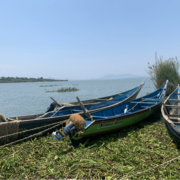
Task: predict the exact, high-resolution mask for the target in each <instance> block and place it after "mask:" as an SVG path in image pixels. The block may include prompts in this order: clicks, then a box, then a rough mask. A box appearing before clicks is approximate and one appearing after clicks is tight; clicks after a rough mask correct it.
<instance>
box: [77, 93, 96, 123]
mask: <svg viewBox="0 0 180 180" xmlns="http://www.w3.org/2000/svg"><path fill="white" fill-rule="evenodd" d="M76 99H77V100H78V102H79V104H80V106H81V108H82V110H83V111H84V115H85V116H86V117H87V118H90V119H91V121H92V120H93V116H91V115H90V114H89V111H88V110H87V109H86V108H85V107H84V105H83V103H82V102H81V101H80V99H79V97H78V96H76Z"/></svg>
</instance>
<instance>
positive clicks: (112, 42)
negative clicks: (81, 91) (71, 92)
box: [0, 0, 180, 79]
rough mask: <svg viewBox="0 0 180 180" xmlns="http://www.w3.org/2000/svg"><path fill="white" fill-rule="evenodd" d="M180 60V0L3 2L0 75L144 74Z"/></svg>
mask: <svg viewBox="0 0 180 180" xmlns="http://www.w3.org/2000/svg"><path fill="white" fill-rule="evenodd" d="M155 52H157V54H158V56H160V55H161V56H164V58H165V59H167V58H170V57H175V56H177V57H178V58H179V60H180V0H1V1H0V76H5V77H7V76H11V77H12V76H13V77H15V76H18V77H54V78H60V79H65V78H70V79H91V78H100V77H102V76H104V75H108V74H125V73H131V74H134V75H146V74H147V73H146V70H147V62H150V63H151V64H153V63H154V61H155Z"/></svg>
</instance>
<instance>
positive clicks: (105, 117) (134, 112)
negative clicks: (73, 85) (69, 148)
mask: <svg viewBox="0 0 180 180" xmlns="http://www.w3.org/2000/svg"><path fill="white" fill-rule="evenodd" d="M167 83H168V81H166V83H165V84H164V85H163V86H162V87H161V88H160V89H158V90H156V91H155V92H153V93H151V94H149V95H146V96H144V97H141V98H138V99H136V100H133V101H131V102H128V103H123V104H120V105H116V106H114V107H109V108H107V109H105V110H102V111H99V112H96V113H91V115H92V116H93V121H89V120H87V119H86V118H85V117H84V119H85V121H86V127H85V130H84V131H83V132H78V133H77V131H76V130H73V131H71V132H70V137H71V141H72V144H73V145H74V146H77V145H78V144H79V143H80V142H82V141H83V139H84V138H90V137H92V136H98V135H101V134H108V133H110V132H115V131H120V130H122V129H124V128H127V127H129V126H132V125H135V124H137V123H139V122H141V121H142V120H145V119H146V118H148V117H149V116H151V115H153V114H155V113H157V112H158V111H159V112H160V109H161V104H162V101H163V99H164V97H165V94H166V89H167Z"/></svg>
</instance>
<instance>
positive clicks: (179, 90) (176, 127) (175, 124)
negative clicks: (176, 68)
mask: <svg viewBox="0 0 180 180" xmlns="http://www.w3.org/2000/svg"><path fill="white" fill-rule="evenodd" d="M161 112H162V115H163V117H164V119H165V123H166V126H167V128H168V129H169V131H170V132H171V133H172V134H173V135H175V136H176V137H178V138H180V87H179V85H177V87H176V89H175V90H174V91H173V92H172V93H171V94H170V95H169V96H168V97H167V99H166V100H165V101H164V103H163V105H162V107H161Z"/></svg>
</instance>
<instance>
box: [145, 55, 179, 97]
mask: <svg viewBox="0 0 180 180" xmlns="http://www.w3.org/2000/svg"><path fill="white" fill-rule="evenodd" d="M179 67H180V64H179V61H178V59H177V57H175V58H169V59H167V60H163V57H162V56H160V57H159V58H158V57H157V53H155V64H154V65H152V66H151V65H150V64H149V63H148V68H149V69H150V70H149V72H148V74H149V75H150V76H151V78H152V80H153V83H154V85H155V87H156V88H157V89H159V88H160V87H161V86H162V85H163V84H164V83H165V82H166V80H169V83H168V88H167V93H166V95H169V94H170V93H171V92H172V91H173V90H174V89H175V87H176V85H177V84H178V83H179V82H180V76H179Z"/></svg>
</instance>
